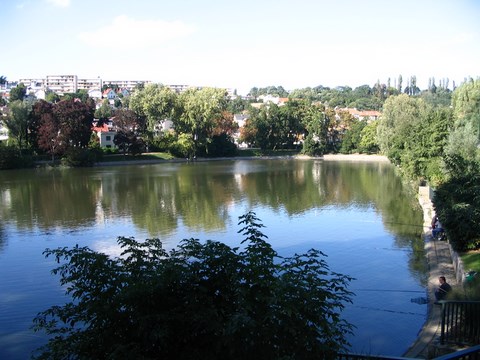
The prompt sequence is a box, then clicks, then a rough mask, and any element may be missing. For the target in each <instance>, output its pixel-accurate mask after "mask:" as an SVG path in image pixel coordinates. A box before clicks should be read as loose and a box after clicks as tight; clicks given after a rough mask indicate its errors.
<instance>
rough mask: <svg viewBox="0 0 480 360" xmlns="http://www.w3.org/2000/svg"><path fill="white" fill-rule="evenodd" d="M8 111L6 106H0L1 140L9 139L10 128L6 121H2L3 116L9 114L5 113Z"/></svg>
mask: <svg viewBox="0 0 480 360" xmlns="http://www.w3.org/2000/svg"><path fill="white" fill-rule="evenodd" d="M6 111H7V107H6V106H0V141H5V140H8V128H7V125H6V124H5V122H4V121H2V116H7V115H6V114H5V112H6Z"/></svg>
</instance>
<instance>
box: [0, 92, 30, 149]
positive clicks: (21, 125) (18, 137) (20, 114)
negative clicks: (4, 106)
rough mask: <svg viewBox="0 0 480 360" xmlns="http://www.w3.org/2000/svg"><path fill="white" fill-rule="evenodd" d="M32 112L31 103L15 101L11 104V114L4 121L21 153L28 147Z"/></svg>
mask: <svg viewBox="0 0 480 360" xmlns="http://www.w3.org/2000/svg"><path fill="white" fill-rule="evenodd" d="M31 110H32V106H31V104H30V103H28V102H26V101H22V100H15V101H13V102H11V103H10V104H9V112H8V114H7V117H6V118H5V119H4V121H5V125H6V126H7V128H8V132H9V135H10V136H11V137H12V138H13V139H15V142H16V145H17V146H18V149H19V150H20V153H21V152H22V150H24V149H25V146H26V142H27V137H28V126H29V123H30V112H31Z"/></svg>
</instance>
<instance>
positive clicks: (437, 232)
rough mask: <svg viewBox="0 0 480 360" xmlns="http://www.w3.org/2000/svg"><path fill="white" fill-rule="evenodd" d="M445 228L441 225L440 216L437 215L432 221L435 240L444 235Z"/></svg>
mask: <svg viewBox="0 0 480 360" xmlns="http://www.w3.org/2000/svg"><path fill="white" fill-rule="evenodd" d="M443 231H444V230H443V227H442V224H441V223H440V220H439V219H438V216H437V215H435V216H434V217H433V219H432V237H433V239H434V240H436V239H437V238H438V236H439V235H440V234H441V233H443Z"/></svg>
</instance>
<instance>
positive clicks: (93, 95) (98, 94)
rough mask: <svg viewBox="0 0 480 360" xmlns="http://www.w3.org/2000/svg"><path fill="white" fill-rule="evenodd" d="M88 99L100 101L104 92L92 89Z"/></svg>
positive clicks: (89, 91)
mask: <svg viewBox="0 0 480 360" xmlns="http://www.w3.org/2000/svg"><path fill="white" fill-rule="evenodd" d="M88 97H90V98H92V99H95V100H99V99H101V98H102V92H101V91H100V89H90V90H88Z"/></svg>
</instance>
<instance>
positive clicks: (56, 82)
mask: <svg viewBox="0 0 480 360" xmlns="http://www.w3.org/2000/svg"><path fill="white" fill-rule="evenodd" d="M45 85H46V87H47V88H48V89H50V90H52V91H53V92H56V93H57V94H65V93H75V92H77V90H78V78H77V75H47V78H46V79H45Z"/></svg>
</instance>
